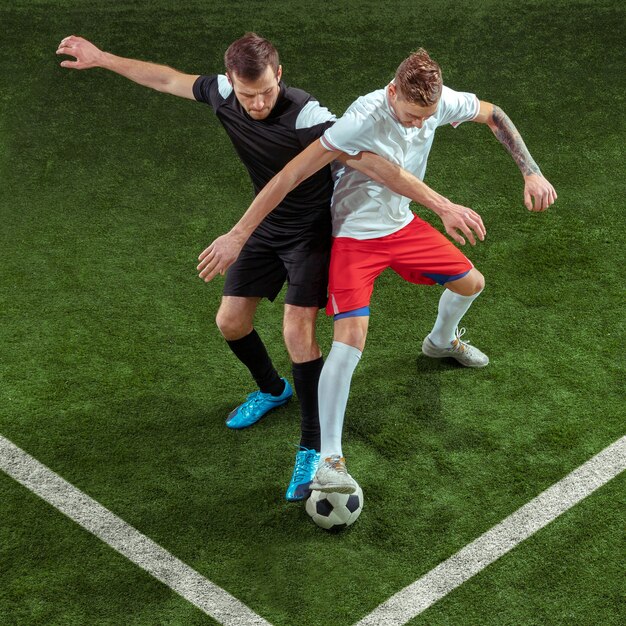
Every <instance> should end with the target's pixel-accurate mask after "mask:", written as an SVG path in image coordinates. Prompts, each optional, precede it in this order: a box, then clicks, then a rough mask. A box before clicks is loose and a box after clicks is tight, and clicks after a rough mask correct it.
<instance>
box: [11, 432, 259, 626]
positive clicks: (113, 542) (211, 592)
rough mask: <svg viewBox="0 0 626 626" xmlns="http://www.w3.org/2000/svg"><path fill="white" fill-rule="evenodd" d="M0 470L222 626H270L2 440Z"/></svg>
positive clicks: (18, 449)
mask: <svg viewBox="0 0 626 626" xmlns="http://www.w3.org/2000/svg"><path fill="white" fill-rule="evenodd" d="M0 469H2V470H4V471H5V472H6V473H7V474H8V475H9V476H11V477H12V478H14V479H15V480H17V481H18V482H19V483H21V484H22V485H24V486H25V487H26V488H28V489H30V490H31V491H32V492H34V493H36V494H37V495H38V496H39V497H40V498H43V499H44V500H45V501H46V502H48V503H49V504H51V505H52V506H54V507H55V508H57V509H58V510H59V511H61V513H64V514H65V515H67V517H69V518H70V519H72V520H74V521H75V522H76V523H77V524H80V525H81V526H82V527H83V528H85V529H87V530H88V531H89V532H90V533H93V534H94V535H95V536H96V537H98V538H99V539H102V541H104V542H105V543H107V544H108V545H110V546H111V547H112V548H114V549H115V550H117V551H118V552H119V553H120V554H122V555H124V556H125V557H126V558H127V559H129V560H131V561H132V562H133V563H135V564H136V565H138V566H139V567H141V568H143V569H144V570H146V571H147V572H148V573H149V574H152V576H154V577H155V578H156V579H157V580H160V581H161V582H162V583H164V584H165V585H167V586H168V587H170V588H171V589H173V590H174V591H175V592H176V593H178V594H180V595H181V596H182V597H183V598H185V599H186V600H188V601H189V602H191V603H192V604H194V605H195V606H197V607H198V608H199V609H200V610H201V611H203V612H204V613H206V614H207V615H210V616H211V617H212V618H213V619H215V620H217V621H218V622H219V623H220V624H223V625H224V626H253V625H254V626H257V625H258V626H271V624H270V623H269V622H267V621H266V620H264V619H263V618H262V617H260V616H259V615H257V614H256V613H254V612H253V611H252V610H251V609H250V608H248V607H247V606H246V605H245V604H243V603H242V602H240V601H239V600H237V598H234V597H233V596H231V595H230V594H229V593H227V592H226V591H224V590H223V589H221V588H220V587H218V586H217V585H215V584H213V583H212V582H210V581H209V580H207V579H206V578H204V577H203V576H201V575H200V574H198V572H196V571H195V570H193V569H191V568H190V567H189V566H188V565H185V564H184V563H183V562H182V561H180V560H178V559H177V558H176V557H174V556H173V555H171V554H170V553H169V552H168V551H167V550H165V549H163V548H162V547H161V546H159V545H158V544H156V543H155V542H154V541H152V540H151V539H148V538H147V537H145V536H144V535H142V534H141V533H140V532H139V531H138V530H136V529H135V528H133V527H132V526H130V525H129V524H127V523H126V522H124V521H123V520H122V519H120V518H119V517H117V515H114V514H113V513H111V511H109V510H108V509H106V508H104V507H103V506H102V505H100V504H98V503H97V502H96V501H95V500H93V499H92V498H90V497H89V496H87V495H86V494H84V493H83V492H82V491H80V490H79V489H77V488H76V487H74V486H72V485H71V484H70V483H68V482H67V481H65V480H63V478H61V477H60V476H58V475H57V474H55V473H54V472H53V471H52V470H50V469H48V468H47V467H46V466H45V465H42V464H41V463H40V462H39V461H37V460H36V459H34V458H33V457H31V456H30V455H29V454H27V453H26V452H24V451H23V450H21V449H20V448H18V447H17V446H16V445H15V444H13V443H11V442H10V441H9V440H8V439H5V438H4V437H2V436H1V435H0Z"/></svg>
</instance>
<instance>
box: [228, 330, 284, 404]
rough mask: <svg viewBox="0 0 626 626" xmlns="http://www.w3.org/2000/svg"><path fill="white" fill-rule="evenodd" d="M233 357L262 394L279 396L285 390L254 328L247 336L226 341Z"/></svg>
mask: <svg viewBox="0 0 626 626" xmlns="http://www.w3.org/2000/svg"><path fill="white" fill-rule="evenodd" d="M226 343H227V344H228V346H229V347H230V349H231V350H232V351H233V352H234V354H235V356H236V357H237V358H238V359H239V360H240V361H241V362H242V363H243V364H244V365H245V366H246V367H247V368H248V369H249V370H250V374H252V378H254V380H256V383H257V385H258V386H259V389H260V390H261V391H262V392H263V393H271V394H272V395H274V396H279V395H280V394H281V393H282V392H283V391H284V390H285V383H284V382H283V381H282V380H281V378H280V376H279V375H278V372H277V371H276V370H275V369H274V366H273V365H272V360H271V359H270V357H269V354H268V353H267V350H266V349H265V345H264V344H263V341H262V340H261V337H259V335H258V333H257V332H256V330H254V328H253V329H252V332H251V333H250V334H249V335H246V336H245V337H242V338H241V339H235V340H234V341H226Z"/></svg>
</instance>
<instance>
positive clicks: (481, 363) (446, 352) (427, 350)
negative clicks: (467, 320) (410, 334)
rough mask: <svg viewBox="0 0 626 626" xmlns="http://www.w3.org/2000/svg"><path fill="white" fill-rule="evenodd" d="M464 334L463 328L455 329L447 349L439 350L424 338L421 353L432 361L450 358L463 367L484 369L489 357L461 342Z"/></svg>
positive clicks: (427, 338)
mask: <svg viewBox="0 0 626 626" xmlns="http://www.w3.org/2000/svg"><path fill="white" fill-rule="evenodd" d="M464 334H465V328H461V330H459V329H458V328H457V329H456V332H455V337H454V339H453V340H452V341H451V342H450V345H449V347H447V348H439V347H437V346H436V345H435V344H434V343H433V342H432V341H431V339H430V337H426V339H424V342H423V343H422V352H423V353H424V354H425V355H426V356H429V357H432V358H434V359H442V358H445V357H450V358H452V359H456V360H457V361H458V362H459V363H460V364H461V365H465V367H485V365H488V364H489V357H488V356H487V355H486V354H483V353H482V352H481V351H480V350H479V349H478V348H476V347H475V346H470V343H469V341H461V337H462V336H463V335H464Z"/></svg>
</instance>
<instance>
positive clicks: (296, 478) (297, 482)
mask: <svg viewBox="0 0 626 626" xmlns="http://www.w3.org/2000/svg"><path fill="white" fill-rule="evenodd" d="M319 460H320V455H319V452H316V451H315V450H309V449H308V448H305V447H304V446H300V450H299V451H298V452H296V464H295V465H294V467H293V474H292V476H291V482H290V483H289V487H287V493H286V494H285V498H286V499H287V500H289V501H290V502H295V501H297V500H305V499H306V498H308V497H309V495H310V493H311V490H310V489H309V485H310V484H311V481H312V480H313V476H315V471H316V470H317V464H318V462H319Z"/></svg>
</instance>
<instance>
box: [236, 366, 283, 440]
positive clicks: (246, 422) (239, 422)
mask: <svg viewBox="0 0 626 626" xmlns="http://www.w3.org/2000/svg"><path fill="white" fill-rule="evenodd" d="M281 380H282V381H283V382H284V383H285V388H284V389H283V392H282V393H281V394H280V395H279V396H273V395H272V394H271V393H263V392H262V391H255V392H253V393H251V394H249V395H248V397H247V398H246V401H245V402H244V403H243V404H240V405H239V406H238V407H237V408H236V409H233V410H232V411H231V412H230V413H229V414H228V419H227V420H226V426H228V428H237V429H239V428H248V426H252V424H256V423H257V422H258V421H259V420H260V419H261V418H262V417H263V416H264V415H265V414H266V413H268V412H269V411H271V410H272V409H276V408H278V407H279V406H282V405H283V404H286V403H287V402H289V400H290V399H291V396H293V390H292V389H291V385H290V384H289V382H288V381H287V380H286V379H285V378H281Z"/></svg>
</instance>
